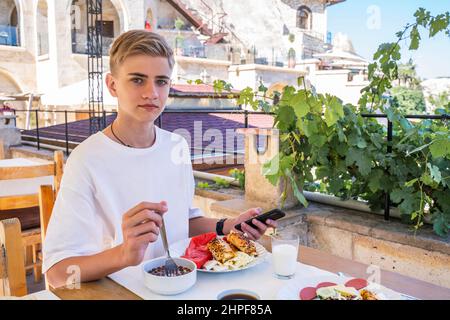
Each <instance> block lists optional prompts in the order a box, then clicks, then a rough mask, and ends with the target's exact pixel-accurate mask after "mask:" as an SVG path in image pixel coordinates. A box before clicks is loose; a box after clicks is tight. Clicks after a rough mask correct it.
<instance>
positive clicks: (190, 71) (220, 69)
mask: <svg viewBox="0 0 450 320" xmlns="http://www.w3.org/2000/svg"><path fill="white" fill-rule="evenodd" d="M175 61H176V65H175V68H174V72H173V79H174V81H175V83H186V81H187V80H186V79H191V80H196V79H201V78H202V75H201V74H202V72H203V71H204V70H205V71H206V73H207V74H208V75H209V78H208V81H207V82H208V83H209V82H212V81H214V80H216V79H228V68H229V66H230V64H231V63H230V62H228V61H219V60H210V59H200V58H190V57H181V56H177V57H176V58H175Z"/></svg>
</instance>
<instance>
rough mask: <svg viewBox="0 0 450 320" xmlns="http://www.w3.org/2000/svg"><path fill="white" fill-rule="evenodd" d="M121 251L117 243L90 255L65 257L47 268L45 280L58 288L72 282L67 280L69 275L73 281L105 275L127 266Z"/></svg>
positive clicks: (89, 279) (82, 280)
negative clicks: (112, 246)
mask: <svg viewBox="0 0 450 320" xmlns="http://www.w3.org/2000/svg"><path fill="white" fill-rule="evenodd" d="M121 251H122V245H119V246H117V247H114V248H111V249H108V250H105V251H103V252H100V253H97V254H94V255H90V256H79V257H71V258H66V259H64V260H61V261H60V262H58V263H56V264H54V265H53V266H52V267H51V268H50V269H48V271H47V280H48V282H49V284H50V285H51V286H52V287H53V288H58V287H61V286H65V285H69V284H72V283H69V282H68V281H67V280H68V279H69V277H70V279H71V280H72V279H73V281H75V282H85V281H92V280H97V279H100V278H103V277H106V276H107V275H109V274H111V273H114V272H117V271H119V270H121V269H123V268H125V267H127V265H126V263H125V261H124V259H123V258H122V257H123V255H122V252H121ZM74 266H75V268H73V267H74ZM77 272H79V274H77Z"/></svg>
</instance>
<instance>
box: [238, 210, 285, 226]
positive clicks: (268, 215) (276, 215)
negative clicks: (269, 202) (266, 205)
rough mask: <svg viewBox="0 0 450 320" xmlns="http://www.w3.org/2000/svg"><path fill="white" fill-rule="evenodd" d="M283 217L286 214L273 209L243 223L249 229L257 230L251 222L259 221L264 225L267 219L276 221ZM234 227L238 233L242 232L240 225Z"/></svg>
mask: <svg viewBox="0 0 450 320" xmlns="http://www.w3.org/2000/svg"><path fill="white" fill-rule="evenodd" d="M285 215H286V213H284V212H283V211H281V210H280V209H273V210H270V211H268V212H265V213H263V214H260V215H259V216H256V217H253V218H251V219H248V220H247V221H245V223H246V224H248V225H249V226H250V227H252V228H255V229H257V227H256V226H255V225H254V224H253V222H252V220H253V219H256V220H258V221H261V222H262V223H265V222H266V220H267V219H271V220H278V219H280V218H283V217H284V216H285ZM234 227H235V228H236V229H238V230H239V231H242V229H241V224H240V223H239V224H237V225H235V226H234Z"/></svg>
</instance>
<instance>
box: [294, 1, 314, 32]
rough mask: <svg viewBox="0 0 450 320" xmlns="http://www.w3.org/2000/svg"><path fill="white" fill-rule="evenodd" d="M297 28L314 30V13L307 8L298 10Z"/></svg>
mask: <svg viewBox="0 0 450 320" xmlns="http://www.w3.org/2000/svg"><path fill="white" fill-rule="evenodd" d="M297 27H298V28H300V29H307V30H310V29H312V12H311V9H309V8H308V7H306V6H301V7H299V8H298V9H297Z"/></svg>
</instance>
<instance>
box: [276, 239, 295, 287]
mask: <svg viewBox="0 0 450 320" xmlns="http://www.w3.org/2000/svg"><path fill="white" fill-rule="evenodd" d="M298 243H299V238H298V235H296V234H294V233H282V234H276V235H272V261H273V269H274V272H275V276H276V277H278V278H280V279H291V278H293V277H294V276H295V269H296V268H297V255H298Z"/></svg>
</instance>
